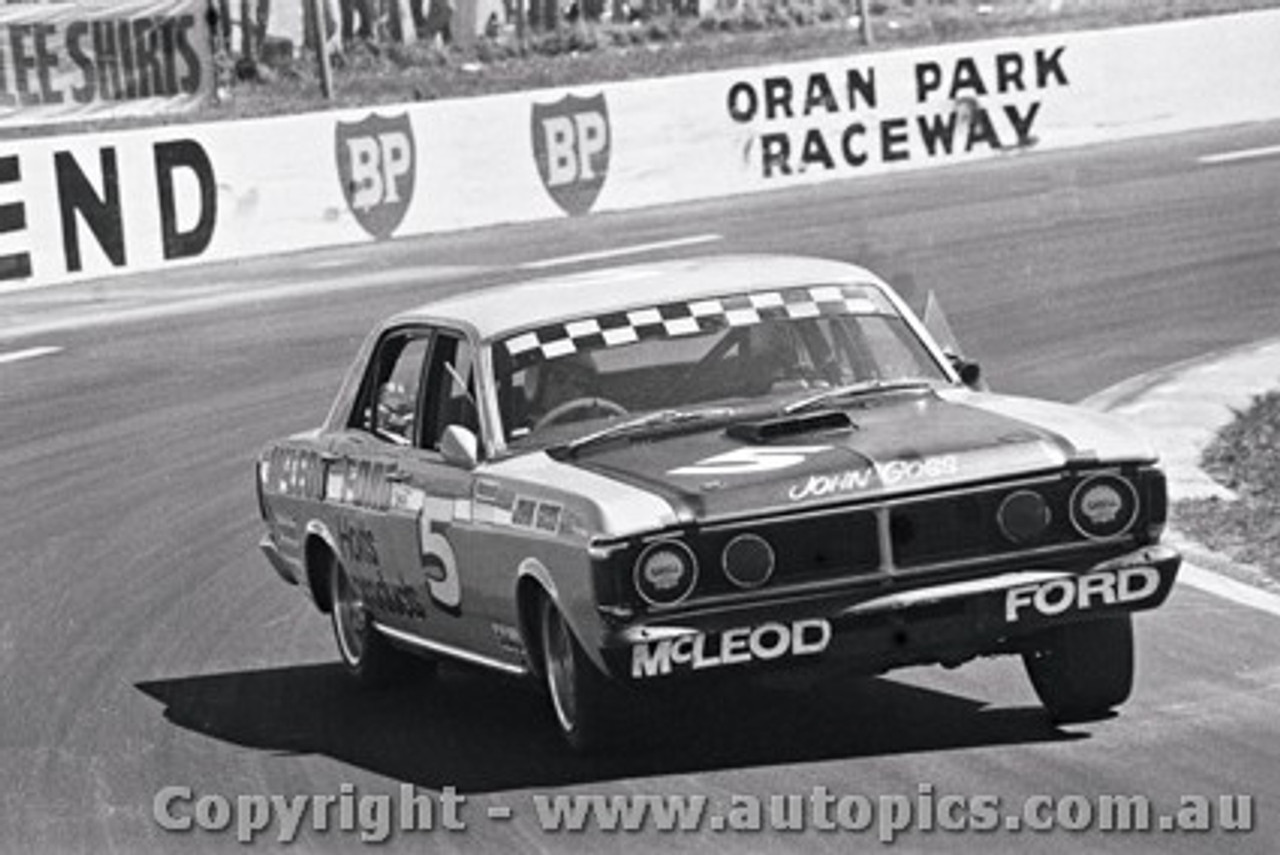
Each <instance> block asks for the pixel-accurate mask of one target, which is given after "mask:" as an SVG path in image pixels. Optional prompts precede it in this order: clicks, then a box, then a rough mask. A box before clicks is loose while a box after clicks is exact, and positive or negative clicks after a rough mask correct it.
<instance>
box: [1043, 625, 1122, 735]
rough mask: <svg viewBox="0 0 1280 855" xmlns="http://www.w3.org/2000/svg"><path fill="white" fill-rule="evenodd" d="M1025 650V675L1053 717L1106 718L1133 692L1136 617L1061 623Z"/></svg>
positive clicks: (1064, 719)
mask: <svg viewBox="0 0 1280 855" xmlns="http://www.w3.org/2000/svg"><path fill="white" fill-rule="evenodd" d="M1034 644H1035V646H1034V649H1032V650H1029V651H1027V652H1025V653H1023V655H1022V662H1023V664H1024V665H1025V666H1026V669H1027V676H1028V677H1030V678H1031V685H1032V687H1033V688H1034V689H1035V691H1036V695H1037V697H1039V698H1040V702H1041V703H1042V704H1044V706H1045V709H1047V710H1048V711H1049V716H1050V717H1051V718H1052V719H1053V720H1054V721H1055V722H1062V723H1067V722H1079V721H1091V720H1094V719H1098V718H1103V717H1105V716H1106V715H1107V714H1108V713H1109V712H1110V711H1111V710H1112V709H1113V708H1115V707H1117V706H1119V705H1120V704H1122V703H1124V702H1125V701H1126V700H1127V699H1128V697H1129V694H1130V693H1131V692H1132V691H1133V674H1134V656H1133V618H1132V617H1131V616H1130V615H1120V616H1118V617H1107V618H1101V619H1099V620H1091V621H1085V622H1083V623H1071V624H1063V625H1062V626H1058V627H1054V628H1053V629H1049V630H1045V631H1044V632H1042V633H1040V634H1039V635H1038V636H1037V637H1036V638H1035V639H1034Z"/></svg>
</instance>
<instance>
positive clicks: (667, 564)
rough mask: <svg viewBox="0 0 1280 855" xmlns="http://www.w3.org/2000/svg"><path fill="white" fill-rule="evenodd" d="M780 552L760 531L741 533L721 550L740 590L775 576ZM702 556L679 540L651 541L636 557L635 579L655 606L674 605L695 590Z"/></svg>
mask: <svg viewBox="0 0 1280 855" xmlns="http://www.w3.org/2000/svg"><path fill="white" fill-rule="evenodd" d="M776 566H777V555H776V554H775V553H774V549H773V547H772V546H771V545H770V544H769V541H767V540H765V539H764V538H763V537H761V536H760V535H758V534H750V533H746V534H739V535H737V536H736V537H734V538H733V539H732V540H730V541H729V542H728V543H727V544H725V547H724V549H723V550H721V553H720V569H721V571H722V572H723V573H724V577H725V579H727V580H728V581H729V583H730V584H731V585H733V586H734V587H735V588H738V589H739V590H743V591H750V590H754V589H756V588H759V587H761V586H763V585H764V584H766V583H767V582H768V581H769V580H770V579H771V578H773V571H774V569H775V567H776ZM698 573H699V566H698V559H697V556H696V555H694V553H693V550H691V549H690V548H689V547H688V546H686V545H685V544H684V543H682V542H681V541H678V540H665V539H664V540H657V541H654V542H653V543H650V544H649V545H648V546H646V547H645V548H644V549H643V550H641V552H640V555H639V557H638V558H636V562H635V569H634V572H633V581H634V584H635V589H636V592H637V593H639V595H640V598H641V599H642V600H644V601H645V602H646V603H648V604H649V605H651V606H674V605H678V604H679V603H681V602H683V601H684V600H685V599H687V598H688V597H689V595H690V594H692V593H693V590H694V588H695V587H697V584H698Z"/></svg>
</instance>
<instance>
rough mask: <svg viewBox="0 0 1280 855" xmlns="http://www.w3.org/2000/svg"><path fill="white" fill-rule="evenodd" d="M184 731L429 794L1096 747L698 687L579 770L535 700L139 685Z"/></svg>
mask: <svg viewBox="0 0 1280 855" xmlns="http://www.w3.org/2000/svg"><path fill="white" fill-rule="evenodd" d="M137 688H138V689H139V690H141V691H142V692H144V693H145V694H147V695H148V696H150V697H152V698H154V699H156V700H158V701H159V702H160V703H162V704H163V705H164V716H165V718H166V719H168V720H169V721H170V722H172V723H174V724H176V725H178V726H179V727H183V728H186V729H188V730H192V731H195V732H197V733H200V734H203V735H206V736H210V737H213V738H215V739H220V740H224V741H226V742H230V743H234V744H236V745H240V746H245V747H249V748H254V749H259V750H264V751H274V752H282V753H296V754H318V755H323V756H327V757H332V758H334V759H336V760H339V761H341V762H344V763H349V764H351V765H353V766H357V767H359V768H362V769H366V770H368V771H371V772H374V773H376V774H380V775H385V776H388V777H391V778H395V779H399V780H401V781H405V782H409V783H413V784H415V785H417V786H420V787H424V788H427V789H432V790H439V789H441V788H443V787H445V786H453V787H456V788H457V789H458V791H460V792H464V793H468V792H469V793H485V792H494V791H500V790H509V789H523V788H529V787H542V786H565V785H570V784H582V783H591V782H596V781H605V780H613V779H619V778H629V777H636V776H646V775H659V774H662V775H669V774H689V773H696V772H704V771H713V770H724V769H732V768H743V767H758V766H773V765H785V764H793V763H802V762H814V761H824V760H834V759H848V758H856V757H872V756H881V755H892V754H905V753H916V752H927V751H942V750H947V749H955V748H969V747H978V746H994V745H1010V744H1022V743H1033V742H1060V741H1068V740H1073V739H1084V738H1087V734H1086V733H1082V732H1080V731H1074V730H1073V731H1064V730H1061V729H1059V728H1057V727H1055V726H1054V725H1053V724H1051V723H1050V722H1049V719H1048V718H1047V716H1046V715H1045V713H1044V712H1043V710H1041V709H1040V708H1039V707H1027V708H999V709H995V708H988V707H986V706H985V705H984V704H983V703H981V702H979V701H975V700H973V699H970V698H964V697H959V696H956V695H951V694H947V693H944V692H937V691H933V690H929V689H923V688H919V687H915V686H908V685H904V684H902V683H898V682H895V681H893V680H890V679H884V678H864V677H846V678H842V679H828V680H822V681H818V682H815V683H812V684H808V685H805V686H804V687H802V688H797V687H794V686H791V687H788V686H786V685H782V686H778V685H771V684H768V683H765V684H760V683H755V684H752V685H751V686H750V689H743V688H740V687H737V686H735V687H728V686H711V687H707V686H690V687H689V689H690V691H689V692H687V693H684V694H682V695H681V696H680V698H679V701H678V702H676V701H674V700H668V701H667V702H665V703H662V704H657V705H652V707H651V705H648V704H646V705H645V706H644V707H643V708H642V709H641V710H640V711H639V712H637V714H636V715H635V716H634V717H633V720H632V721H630V722H628V728H629V731H628V733H629V734H630V735H632V736H633V737H634V738H631V739H628V740H626V747H624V748H622V749H621V750H619V751H616V752H610V753H607V754H600V755H598V756H591V757H582V756H576V755H574V754H573V753H572V752H570V751H569V750H568V748H567V747H566V746H565V745H564V744H563V743H562V742H561V741H560V738H559V735H558V734H557V733H556V732H555V730H554V727H553V725H552V721H551V719H550V712H549V704H548V703H547V701H546V699H545V697H543V696H542V695H541V694H540V693H539V692H538V691H536V690H535V689H533V688H532V686H531V685H529V684H525V683H519V682H515V681H506V680H501V679H494V678H493V677H491V676H490V675H487V674H481V673H477V672H475V671H472V670H468V669H465V668H453V667H448V666H446V667H442V668H441V669H440V673H439V675H438V677H437V678H436V680H434V681H427V680H424V681H421V682H419V683H413V682H409V683H408V684H406V685H404V686H399V687H396V688H393V689H389V690H385V691H381V692H370V691H367V690H363V689H361V688H359V687H357V686H355V685H354V684H353V683H352V682H351V681H349V680H348V679H347V678H346V676H345V675H344V674H343V673H342V671H341V669H340V668H339V667H338V666H337V665H327V664H326V665H306V666H298V667H289V668H275V669H267V670H258V671H241V672H230V673H223V674H211V675H203V676H194V677H184V678H177V679H166V680H155V681H149V682H144V683H139V684H138V686H137Z"/></svg>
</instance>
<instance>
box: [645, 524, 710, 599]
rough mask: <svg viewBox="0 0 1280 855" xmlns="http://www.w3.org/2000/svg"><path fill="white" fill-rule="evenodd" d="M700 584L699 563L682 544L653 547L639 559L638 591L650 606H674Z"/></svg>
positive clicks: (671, 542) (668, 542) (661, 543)
mask: <svg viewBox="0 0 1280 855" xmlns="http://www.w3.org/2000/svg"><path fill="white" fill-rule="evenodd" d="M697 582H698V562H697V559H695V558H694V557H693V553H692V552H691V551H690V550H689V547H687V546H685V545H684V544H683V543H680V542H679V541H675V540H659V541H657V542H655V543H651V544H649V545H648V546H646V547H645V548H644V551H643V552H641V553H640V557H639V558H637V559H636V568H635V586H636V591H637V593H639V594H640V597H641V598H642V599H643V600H644V601H645V602H646V603H649V604H650V605H653V606H674V605H675V604H676V603H679V602H680V601H681V600H683V599H684V598H685V597H687V596H689V594H690V593H691V592H692V591H693V586H694V585H696V584H697Z"/></svg>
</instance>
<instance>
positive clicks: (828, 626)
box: [601, 546, 1182, 683]
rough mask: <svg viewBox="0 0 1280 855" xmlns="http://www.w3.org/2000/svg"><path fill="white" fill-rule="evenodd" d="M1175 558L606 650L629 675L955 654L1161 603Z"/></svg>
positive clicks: (650, 624)
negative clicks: (1051, 628) (1068, 624)
mask: <svg viewBox="0 0 1280 855" xmlns="http://www.w3.org/2000/svg"><path fill="white" fill-rule="evenodd" d="M1181 563H1182V557H1181V555H1179V554H1178V552H1177V551H1175V550H1173V549H1171V548H1169V547H1167V546H1150V547H1146V548H1143V549H1139V550H1137V551H1135V552H1132V553H1129V554H1126V555H1123V556H1120V557H1119V558H1113V559H1109V560H1107V561H1103V562H1100V563H1098V564H1095V565H1093V566H1090V567H1087V568H1085V569H1083V570H1080V571H1078V572H1068V571H1062V570H1020V571H1016V572H1007V573H1002V574H998V575H994V576H988V577H983V578H978V579H971V580H967V581H962V582H945V583H940V584H936V585H929V586H925V587H918V588H913V589H909V590H903V591H897V592H891V593H886V594H883V595H879V596H874V595H873V596H871V597H870V598H868V596H867V594H866V592H865V591H862V592H859V593H856V594H850V593H841V594H838V595H828V596H824V597H821V598H809V599H804V600H797V601H784V602H771V603H767V604H760V605H756V606H750V607H745V608H743V607H739V608H735V609H733V610H719V611H707V612H700V613H697V614H693V615H679V616H671V617H670V618H667V619H663V618H662V617H660V616H650V617H649V618H648V619H647V620H644V621H642V622H638V623H632V624H629V625H626V626H624V627H621V628H619V629H616V630H613V631H611V632H609V633H607V634H606V635H605V638H604V643H603V645H602V649H601V656H602V659H603V661H604V663H605V665H606V667H607V669H608V670H609V671H610V672H611V673H612V674H613V676H614V677H616V678H618V679H621V680H626V681H633V682H636V683H641V682H651V681H653V680H659V679H665V678H678V677H681V676H688V675H694V674H700V673H710V672H715V671H723V670H728V669H744V670H745V669H751V668H766V667H774V668H778V667H785V668H795V667H804V666H808V665H818V664H820V663H829V662H833V661H839V662H840V663H842V664H844V665H847V666H849V667H851V668H853V669H855V670H861V671H865V672H867V673H876V672H880V671H884V670H888V669H890V668H896V667H902V666H905V665H916V664H926V663H943V664H948V665H950V664H959V663H961V662H964V661H966V660H968V659H972V658H974V657H975V656H980V655H986V654H996V653H1011V652H1017V651H1019V650H1021V649H1025V648H1027V647H1029V646H1030V645H1031V639H1032V638H1033V637H1034V636H1035V634H1036V633H1037V632H1039V631H1040V630H1043V629H1045V628H1047V627H1051V626H1055V625H1059V624H1064V623H1071V622H1076V621H1084V620H1091V619H1095V618H1099V617H1103V616H1106V615H1114V614H1124V613H1130V612H1136V611H1144V610H1147V609H1152V608H1156V607H1157V606H1159V605H1160V604H1161V603H1163V602H1164V601H1165V599H1166V598H1167V597H1168V596H1169V592H1170V591H1171V590H1172V588H1173V585H1174V581H1175V579H1176V577H1177V572H1178V567H1179V566H1180V564H1181Z"/></svg>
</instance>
